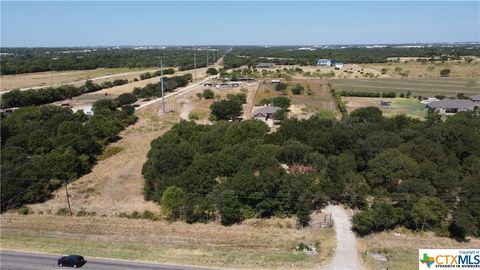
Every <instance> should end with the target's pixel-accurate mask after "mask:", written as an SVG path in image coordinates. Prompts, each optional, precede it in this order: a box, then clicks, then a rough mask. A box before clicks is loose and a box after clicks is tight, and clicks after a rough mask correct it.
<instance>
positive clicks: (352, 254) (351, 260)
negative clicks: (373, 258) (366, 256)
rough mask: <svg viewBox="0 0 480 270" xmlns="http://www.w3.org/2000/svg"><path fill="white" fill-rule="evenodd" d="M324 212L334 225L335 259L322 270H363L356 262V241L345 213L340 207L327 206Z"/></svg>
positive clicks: (358, 262) (357, 261)
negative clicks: (335, 239)
mask: <svg viewBox="0 0 480 270" xmlns="http://www.w3.org/2000/svg"><path fill="white" fill-rule="evenodd" d="M325 211H326V212H327V213H331V214H332V219H333V221H334V223H335V235H336V238H337V247H336V249H335V257H334V258H333V260H332V262H331V263H329V264H328V265H327V266H326V267H324V268H323V269H324V270H340V269H341V270H357V269H358V270H360V269H363V268H362V266H361V264H360V261H359V260H358V253H357V241H356V239H355V234H354V233H353V231H352V230H351V227H352V222H351V221H350V217H349V215H348V214H347V211H346V210H345V209H344V208H343V207H342V206H341V205H329V206H327V207H326V209H325Z"/></svg>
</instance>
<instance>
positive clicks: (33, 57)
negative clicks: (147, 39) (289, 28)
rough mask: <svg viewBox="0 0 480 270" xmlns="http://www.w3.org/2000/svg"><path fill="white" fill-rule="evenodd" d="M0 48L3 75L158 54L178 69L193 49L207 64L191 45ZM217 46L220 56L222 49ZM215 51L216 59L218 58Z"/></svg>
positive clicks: (154, 63)
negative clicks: (151, 47)
mask: <svg viewBox="0 0 480 270" xmlns="http://www.w3.org/2000/svg"><path fill="white" fill-rule="evenodd" d="M84 49H85V48H1V52H2V53H10V54H11V55H6V56H2V58H1V63H2V65H1V66H2V68H1V70H0V73H1V74H2V75H8V74H21V73H29V72H40V71H50V70H54V71H65V70H86V69H95V68H118V67H128V68H138V67H159V66H160V60H159V58H161V59H162V60H163V63H164V64H165V65H168V66H171V67H178V68H179V69H180V70H188V69H193V67H194V65H193V58H194V55H193V54H194V52H195V53H196V58H197V63H196V66H197V68H200V67H206V65H207V52H206V51H205V50H196V51H195V50H193V49H192V48H166V49H149V50H134V49H133V48H120V49H107V48H95V49H92V48H87V51H85V50H84ZM224 51H225V50H224V48H220V53H219V54H220V56H221V55H222V54H223V53H224ZM218 58H219V57H218V54H216V59H218ZM213 60H214V59H213V54H212V53H211V52H210V53H209V61H208V62H209V63H210V64H211V63H213Z"/></svg>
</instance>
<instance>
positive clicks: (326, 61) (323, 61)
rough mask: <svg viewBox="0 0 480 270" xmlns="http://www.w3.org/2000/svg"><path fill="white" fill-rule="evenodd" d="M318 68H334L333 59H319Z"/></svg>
mask: <svg viewBox="0 0 480 270" xmlns="http://www.w3.org/2000/svg"><path fill="white" fill-rule="evenodd" d="M317 66H319V67H330V66H332V60H331V59H318V61H317Z"/></svg>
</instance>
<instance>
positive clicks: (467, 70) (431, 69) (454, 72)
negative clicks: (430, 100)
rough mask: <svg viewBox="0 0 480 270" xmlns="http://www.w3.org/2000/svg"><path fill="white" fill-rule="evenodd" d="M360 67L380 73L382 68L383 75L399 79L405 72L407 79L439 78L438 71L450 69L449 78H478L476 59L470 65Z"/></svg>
mask: <svg viewBox="0 0 480 270" xmlns="http://www.w3.org/2000/svg"><path fill="white" fill-rule="evenodd" d="M361 66H362V67H365V68H371V69H375V70H378V71H381V70H382V69H383V68H386V69H387V72H386V74H385V75H390V76H392V77H396V78H400V77H401V76H400V74H399V73H402V72H407V73H408V77H409V78H412V79H413V78H420V77H421V78H425V77H437V78H439V77H440V70H442V69H446V68H448V69H450V70H451V73H450V75H449V76H450V77H455V78H470V79H477V80H478V79H479V78H480V61H479V60H478V59H477V60H475V61H473V62H471V63H466V62H465V61H446V62H444V63H441V62H435V63H433V64H432V63H420V62H416V61H413V60H412V61H407V62H399V63H392V62H389V63H375V64H361ZM397 67H398V68H401V71H400V72H396V71H395V68H397Z"/></svg>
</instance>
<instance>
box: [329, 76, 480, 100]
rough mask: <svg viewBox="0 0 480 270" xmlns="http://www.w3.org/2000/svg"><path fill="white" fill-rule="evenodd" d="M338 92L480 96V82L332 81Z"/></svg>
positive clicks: (444, 80) (413, 80) (453, 79)
mask: <svg viewBox="0 0 480 270" xmlns="http://www.w3.org/2000/svg"><path fill="white" fill-rule="evenodd" d="M331 82H332V84H333V88H334V89H335V90H337V91H343V90H345V91H365V92H395V93H397V94H402V93H403V94H406V93H407V92H408V91H410V92H411V93H412V96H418V95H421V96H424V97H434V96H435V95H446V96H452V97H456V96H457V94H459V93H463V94H465V95H467V96H468V95H478V94H480V81H479V80H478V78H477V79H472V78H428V79H422V78H419V79H357V80H352V79H334V80H331Z"/></svg>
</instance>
